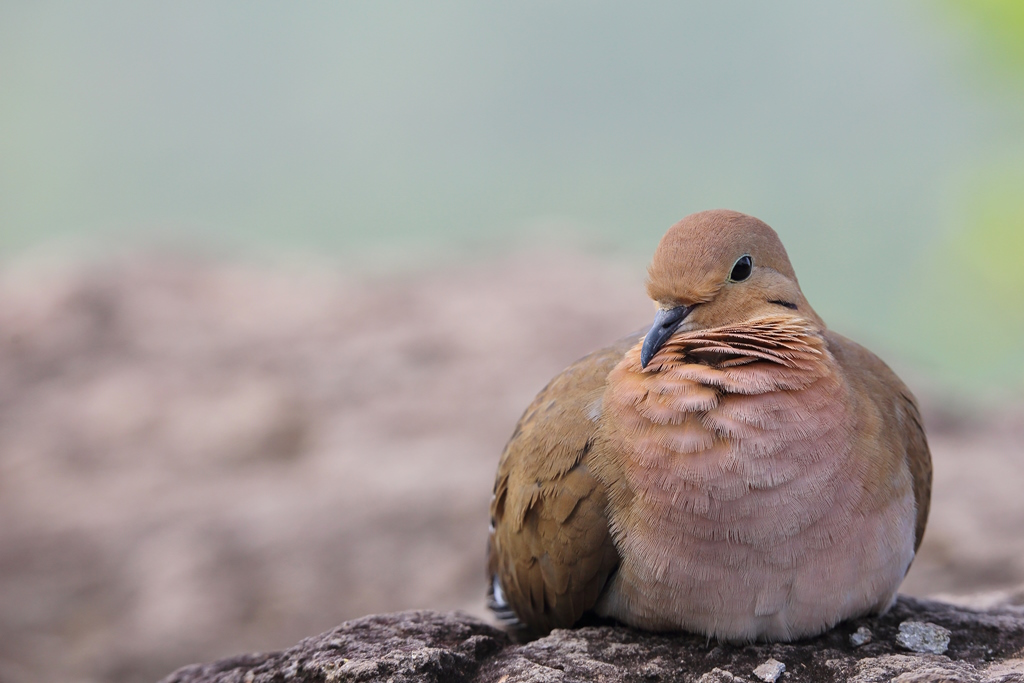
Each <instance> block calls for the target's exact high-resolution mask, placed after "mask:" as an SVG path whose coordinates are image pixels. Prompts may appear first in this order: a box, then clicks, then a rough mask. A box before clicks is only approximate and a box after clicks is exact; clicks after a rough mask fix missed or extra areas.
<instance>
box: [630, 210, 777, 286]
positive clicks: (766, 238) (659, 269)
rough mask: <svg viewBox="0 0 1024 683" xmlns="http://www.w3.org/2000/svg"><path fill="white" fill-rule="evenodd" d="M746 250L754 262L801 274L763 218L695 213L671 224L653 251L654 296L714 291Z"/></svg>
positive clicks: (651, 282)
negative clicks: (794, 267)
mask: <svg viewBox="0 0 1024 683" xmlns="http://www.w3.org/2000/svg"><path fill="white" fill-rule="evenodd" d="M744 254H750V255H751V256H752V257H753V259H754V263H755V265H761V266H768V267H770V268H773V269H775V270H777V271H779V272H780V273H782V274H783V275H786V276H788V277H791V278H794V279H795V278H796V275H795V274H794V273H793V267H792V266H791V265H790V263H789V257H788V256H787V254H786V250H785V248H784V247H783V246H782V242H781V241H780V240H779V236H778V235H777V234H776V233H775V231H774V230H772V229H771V228H770V227H768V225H766V224H765V223H764V222H762V221H760V220H758V219H757V218H754V217H753V216H748V215H746V214H742V213H738V212H736V211H725V210H715V211H702V212H700V213H695V214H691V215H689V216H687V217H686V218H684V219H683V220H681V221H679V222H678V223H676V224H675V225H673V226H672V227H671V228H669V230H668V232H667V233H665V236H664V237H663V238H662V239H661V243H660V244H659V245H658V248H657V250H656V251H655V252H654V258H653V259H652V260H651V265H650V268H649V275H650V280H649V283H650V288H649V289H651V294H652V298H655V299H659V298H662V297H661V296H655V294H659V295H663V296H669V295H670V294H671V293H672V292H674V291H675V292H682V291H684V290H685V291H686V292H689V293H691V294H692V295H693V296H698V297H700V296H705V295H711V294H713V292H714V291H715V290H717V289H718V287H720V286H721V283H722V282H723V281H724V279H725V277H726V276H728V274H729V272H730V270H731V269H732V267H733V264H734V263H735V261H736V259H738V258H739V257H741V256H743V255H744ZM705 290H707V291H705Z"/></svg>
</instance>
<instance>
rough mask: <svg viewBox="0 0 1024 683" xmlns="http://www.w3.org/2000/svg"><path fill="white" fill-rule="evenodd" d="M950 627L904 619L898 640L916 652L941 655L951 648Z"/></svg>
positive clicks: (900, 643)
mask: <svg viewBox="0 0 1024 683" xmlns="http://www.w3.org/2000/svg"><path fill="white" fill-rule="evenodd" d="M950 635H951V632H950V630H949V629H948V628H943V627H941V626H939V625H938V624H933V623H931V622H922V621H904V622H903V623H902V624H900V634H899V635H898V636H896V642H897V643H898V644H899V645H901V646H903V647H905V648H907V649H908V650H913V651H914V652H922V653H924V654H930V655H941V654H942V653H943V652H945V651H946V650H947V649H948V648H949V636H950Z"/></svg>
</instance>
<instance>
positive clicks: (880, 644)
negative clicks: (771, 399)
mask: <svg viewBox="0 0 1024 683" xmlns="http://www.w3.org/2000/svg"><path fill="white" fill-rule="evenodd" d="M908 624H912V625H913V626H911V627H909V628H908V626H907V625H908ZM914 624H916V625H914ZM869 627H870V631H871V633H872V637H871V638H870V640H866V641H863V642H862V643H861V645H859V646H856V645H854V642H853V641H852V639H851V636H852V635H855V634H857V633H859V632H861V631H862V630H867V629H868V628H869ZM922 627H923V629H922ZM943 632H944V633H945V634H946V635H945V636H943V635H942V634H943ZM905 633H910V634H917V635H915V636H914V637H915V638H919V639H920V640H919V641H918V640H915V641H907V642H915V643H916V642H921V643H929V644H931V643H944V644H943V646H942V647H943V648H944V654H927V653H917V652H910V653H908V652H907V650H906V649H901V647H903V648H906V647H908V645H906V644H904V641H905V640H906V638H908V637H910V636H907V635H905ZM858 642H859V639H858ZM929 646H930V647H937V646H932V645H929ZM1022 657H1024V610H1022V609H1020V608H1014V607H1009V606H1005V607H998V608H993V609H991V610H987V611H976V610H970V609H965V608H962V607H957V606H954V605H950V604H946V603H941V602H934V601H928V600H916V599H913V598H907V597H901V598H899V600H897V602H896V604H895V605H894V606H893V608H892V609H891V610H890V611H889V613H888V614H886V615H884V616H882V617H878V618H870V619H868V618H864V619H856V620H852V621H850V622H845V623H843V624H840V625H839V626H837V627H836V628H835V629H833V630H832V631H829V632H828V633H825V634H823V635H821V636H818V637H817V638H811V639H808V640H802V641H799V642H795V643H772V644H765V643H755V644H748V645H729V644H721V643H715V642H708V639H707V638H705V637H703V636H697V635H692V634H685V633H680V634H658V633H645V632H642V631H637V630H635V629H632V628H627V627H624V626H618V625H612V624H596V625H588V626H585V627H581V628H577V629H572V630H555V631H553V632H552V633H551V634H549V635H548V636H546V637H544V638H540V639H538V640H534V641H532V642H528V643H516V642H515V641H514V640H513V639H512V638H510V637H509V635H508V634H507V633H505V632H504V631H502V630H500V629H497V628H495V627H493V626H490V625H489V624H487V623H485V622H483V621H480V620H478V619H476V618H474V617H471V616H469V615H467V614H464V613H460V612H452V613H439V612H431V611H412V612H398V613H394V614H384V615H375V616H369V617H364V618H362V619H356V620H353V621H349V622H346V623H344V624H342V625H341V626H338V627H337V628H335V629H334V630H332V631H328V632H327V633H324V634H322V635H319V636H316V637H313V638H307V639H305V640H303V641H302V642H300V643H299V644H298V645H296V646H295V647H293V648H291V649H289V650H285V651H283V652H273V653H268V654H251V655H243V656H240V657H233V658H229V659H223V660H220V661H218V662H214V663H212V664H197V665H193V666H187V667H185V668H183V669H179V670H178V671H176V672H174V673H172V674H171V675H169V676H167V677H166V678H165V679H164V680H163V683H272V682H273V683H313V682H314V681H315V682H316V683H328V682H330V683H342V682H356V681H393V682H394V683H404V682H410V683H411V682H412V681H425V682H432V681H436V682H441V681H446V682H447V681H452V682H454V683H459V682H465V683H470V682H480V683H483V682H485V681H486V682H488V683H492V682H497V681H501V682H502V683H525V682H527V681H531V682H544V681H551V682H557V683H573V682H575V681H592V680H601V681H606V682H607V683H618V682H622V683H625V682H627V681H629V682H637V683H640V682H648V681H650V682H654V681H683V682H685V683H737V682H738V681H747V683H750V681H751V679H750V678H747V677H746V676H748V675H749V672H753V674H754V676H756V677H757V678H758V679H760V680H762V681H776V680H780V681H785V682H786V683H789V682H792V683H800V682H801V681H815V682H818V681H855V682H857V683H881V682H882V681H899V682H900V683H914V682H917V683H925V682H927V681H970V682H972V683H1014V682H1015V683H1024V658H1022ZM783 662H785V666H783V664H782V663H783ZM783 670H785V673H784V674H783ZM776 672H777V673H776ZM772 676H774V677H772Z"/></svg>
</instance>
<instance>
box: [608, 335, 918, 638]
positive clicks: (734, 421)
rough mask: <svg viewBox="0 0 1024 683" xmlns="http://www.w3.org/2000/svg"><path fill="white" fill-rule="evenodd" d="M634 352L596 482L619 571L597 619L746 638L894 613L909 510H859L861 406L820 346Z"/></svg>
mask: <svg viewBox="0 0 1024 683" xmlns="http://www.w3.org/2000/svg"><path fill="white" fill-rule="evenodd" d="M638 354H639V347H637V348H634V349H633V350H631V351H630V352H629V353H627V354H626V356H625V358H624V359H623V360H622V362H620V363H619V365H618V366H617V367H616V368H615V369H614V370H613V371H612V373H611V374H610V375H609V378H608V385H607V389H606V391H605V394H604V397H603V404H602V438H603V439H604V440H605V443H606V445H607V452H608V453H609V454H611V456H610V457H608V458H606V459H605V461H604V462H602V463H600V464H599V466H598V467H596V468H595V469H596V471H597V474H598V476H599V477H600V478H602V480H604V481H605V483H606V484H607V485H608V488H609V491H610V503H609V517H610V522H611V527H612V532H613V535H614V538H615V541H616V544H617V547H618V548H619V552H620V555H621V556H622V565H621V567H620V570H619V572H618V574H617V575H616V577H615V578H614V580H613V582H612V585H611V586H610V587H609V590H608V591H607V592H606V596H605V599H604V601H603V603H602V605H600V606H599V608H600V609H601V610H603V612H604V613H607V614H609V615H610V616H616V617H618V618H620V619H623V620H625V621H627V622H629V623H633V624H635V625H638V626H642V627H646V628H655V629H672V628H685V629H690V630H698V631H702V632H705V633H709V634H711V635H716V636H719V637H723V638H726V639H739V640H748V639H755V638H760V637H769V638H783V639H787V638H789V637H794V636H795V635H804V634H808V633H814V632H819V631H821V630H824V629H825V628H828V627H829V626H831V625H832V624H834V623H835V622H836V621H838V620H839V619H841V618H845V617H846V616H851V615H852V613H855V612H858V611H859V612H865V611H869V610H871V609H884V608H885V607H886V606H887V605H888V604H889V602H890V601H891V599H892V597H893V595H894V593H895V589H896V586H898V584H899V581H900V579H902V576H903V573H905V571H906V568H907V566H909V562H910V560H911V559H912V556H913V550H912V542H913V522H912V519H913V511H914V508H913V501H912V499H910V498H908V497H907V496H902V497H901V496H896V497H894V499H893V500H892V503H891V504H890V505H887V506H883V508H881V509H871V510H868V509H865V508H864V506H863V501H864V499H865V496H864V495H863V494H864V491H865V490H866V487H868V486H869V485H870V482H869V481H868V479H869V478H870V476H871V471H870V468H866V467H864V466H863V463H862V460H861V459H860V458H859V453H858V439H857V435H856V431H857V429H858V421H857V414H856V410H855V405H854V401H853V400H852V399H851V396H850V387H849V386H848V384H847V383H846V381H845V380H844V378H843V375H842V372H841V371H840V369H839V368H838V366H837V364H836V362H835V359H834V358H833V357H832V356H831V354H830V353H829V352H828V349H827V346H826V344H825V342H824V340H823V339H822V338H821V336H820V335H817V334H815V333H814V331H813V330H812V329H811V328H810V327H809V326H808V324H806V323H803V322H801V321H799V320H796V321H794V320H786V319H780V320H779V321H774V322H773V321H768V322H761V323H760V327H756V326H755V327H754V328H752V329H750V328H743V327H734V328H721V329H720V330H708V331H704V332H700V333H696V334H691V335H679V336H678V338H676V339H674V340H672V341H671V342H670V343H669V344H666V346H665V348H663V349H662V351H660V352H659V354H658V355H657V356H656V357H655V359H654V360H653V361H652V362H651V364H650V365H649V366H648V367H647V368H646V369H644V368H641V366H640V362H639V356H638ZM908 525H909V526H908ZM908 539H909V541H908ZM908 542H909V544H910V549H909V551H908V548H907V545H908ZM908 553H909V554H908ZM840 614H841V616H837V615H840Z"/></svg>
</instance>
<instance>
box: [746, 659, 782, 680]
mask: <svg viewBox="0 0 1024 683" xmlns="http://www.w3.org/2000/svg"><path fill="white" fill-rule="evenodd" d="M785 670H786V665H785V664H783V663H782V662H780V661H779V660H777V659H769V660H768V661H767V662H765V663H764V664H762V665H761V666H759V667H757V668H756V669H754V675H755V676H757V677H758V678H760V679H761V680H762V681H764V682H765V683H775V681H777V680H779V676H781V675H782V672H783V671H785Z"/></svg>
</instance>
